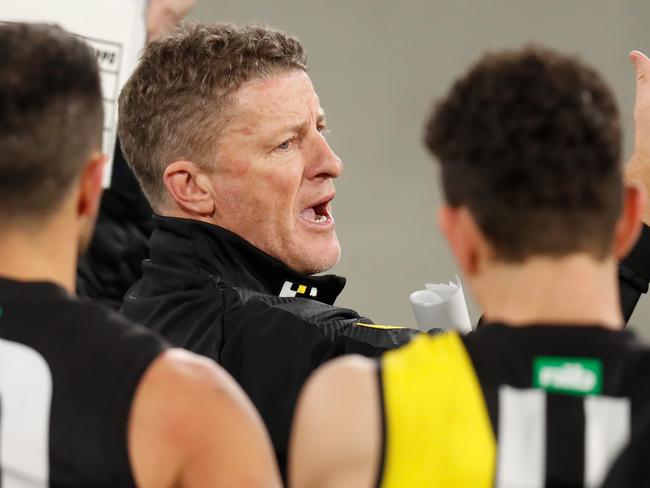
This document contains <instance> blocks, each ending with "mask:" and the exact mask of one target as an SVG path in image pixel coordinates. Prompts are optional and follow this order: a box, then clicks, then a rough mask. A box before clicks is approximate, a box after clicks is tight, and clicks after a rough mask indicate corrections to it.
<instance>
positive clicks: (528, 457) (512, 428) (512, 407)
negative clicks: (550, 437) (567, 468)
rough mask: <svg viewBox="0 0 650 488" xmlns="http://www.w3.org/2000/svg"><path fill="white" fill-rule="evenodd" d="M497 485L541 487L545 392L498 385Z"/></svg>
mask: <svg viewBox="0 0 650 488" xmlns="http://www.w3.org/2000/svg"><path fill="white" fill-rule="evenodd" d="M498 439H499V446H498V449H497V456H498V461H497V480H496V488H541V487H543V486H544V478H545V474H544V473H545V466H546V394H545V392H543V391H542V390H536V389H525V390H523V389H517V388H512V387H510V386H506V385H504V386H501V387H500V388H499V433H498Z"/></svg>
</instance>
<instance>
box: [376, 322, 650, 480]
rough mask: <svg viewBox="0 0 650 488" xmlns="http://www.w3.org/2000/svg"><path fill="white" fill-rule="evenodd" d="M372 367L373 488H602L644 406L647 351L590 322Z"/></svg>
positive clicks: (446, 345)
mask: <svg viewBox="0 0 650 488" xmlns="http://www.w3.org/2000/svg"><path fill="white" fill-rule="evenodd" d="M380 371H381V374H380V386H381V389H382V401H383V405H382V410H383V412H384V426H385V434H384V456H383V459H384V460H383V465H382V468H381V469H382V471H381V476H380V486H382V487H383V488H391V487H393V486H454V487H462V486H468V487H469V486H471V487H492V486H494V487H497V488H524V487H525V488H543V487H568V486H571V487H580V486H585V487H600V486H602V485H603V482H604V480H605V478H606V476H607V474H608V472H609V471H610V469H611V467H612V465H613V464H614V463H615V462H616V460H617V459H618V458H619V456H620V454H621V452H622V451H623V450H624V448H625V447H626V446H627V445H628V444H629V443H630V439H631V438H632V435H633V433H635V432H637V431H639V430H641V429H642V427H643V425H644V422H645V419H646V418H647V412H648V411H649V409H650V348H648V347H646V346H644V345H642V344H641V343H640V342H639V341H638V340H637V339H635V337H634V336H633V334H632V333H631V332H627V331H613V330H608V329H605V328H602V327H598V326H569V325H552V326H551V325H531V326H526V327H511V326H507V325H505V324H495V323H492V324H485V325H483V326H482V327H481V328H480V329H479V330H478V331H477V332H474V333H471V334H469V335H468V336H465V337H461V336H459V335H458V334H456V333H448V334H443V335H441V336H438V337H421V338H418V339H417V340H414V341H413V342H412V343H411V344H409V345H407V346H405V347H404V348H401V349H398V350H395V351H391V352H389V353H386V354H385V355H384V356H383V357H382V360H381V367H380ZM626 486H627V485H626ZM632 486H634V485H632Z"/></svg>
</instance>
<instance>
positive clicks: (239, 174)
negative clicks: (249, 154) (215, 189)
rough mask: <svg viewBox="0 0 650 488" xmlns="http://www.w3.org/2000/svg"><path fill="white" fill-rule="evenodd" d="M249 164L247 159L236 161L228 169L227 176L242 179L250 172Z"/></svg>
mask: <svg viewBox="0 0 650 488" xmlns="http://www.w3.org/2000/svg"><path fill="white" fill-rule="evenodd" d="M250 168H251V162H250V160H248V159H237V160H235V161H233V162H232V164H231V165H230V167H229V168H228V173H229V176H231V177H232V178H237V179H242V178H245V177H246V175H248V173H249V172H250Z"/></svg>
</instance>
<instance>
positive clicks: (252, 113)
mask: <svg viewBox="0 0 650 488" xmlns="http://www.w3.org/2000/svg"><path fill="white" fill-rule="evenodd" d="M223 117H224V124H223V127H224V130H223V132H222V133H221V134H220V136H219V140H218V143H217V158H216V170H215V172H214V174H213V175H212V177H211V180H212V185H213V190H214V193H213V195H214V197H213V198H214V201H215V216H214V221H215V223H216V224H217V225H220V226H222V227H224V228H226V229H228V230H230V231H232V232H234V233H236V234H238V235H239V236H240V237H242V238H244V239H246V240H247V241H249V242H250V243H251V244H253V245H254V246H256V247H257V248H259V249H261V250H263V251H265V252H267V253H268V254H270V255H272V256H274V257H275V258H277V259H279V260H280V261H282V262H283V263H285V264H286V265H287V266H289V267H290V268H292V269H293V270H295V271H298V272H300V273H305V274H313V273H317V272H321V271H324V270H326V269H329V268H331V267H332V266H334V265H335V264H336V263H337V261H338V259H339V256H340V252H341V250H340V246H339V242H338V239H337V237H336V232H335V230H334V218H333V217H332V205H331V202H332V200H333V198H334V195H335V191H334V181H333V180H334V178H336V177H337V176H339V175H340V174H341V171H342V169H343V166H342V164H341V160H340V159H339V158H338V157H337V156H336V154H334V153H333V152H332V150H331V149H330V147H329V145H328V144H327V141H326V140H325V137H324V132H325V115H324V113H323V110H322V108H321V106H320V103H319V100H318V96H317V95H316V92H315V91H314V87H313V85H312V83H311V80H310V79H309V76H307V74H306V73H305V72H303V71H291V72H285V73H280V74H277V75H273V76H271V77H269V78H267V79H263V80H257V81H252V82H249V83H247V84H245V85H244V86H242V87H241V88H240V89H239V90H238V91H237V93H236V96H235V100H234V101H233V102H232V105H230V107H229V108H227V109H226V111H225V113H224V114H223Z"/></svg>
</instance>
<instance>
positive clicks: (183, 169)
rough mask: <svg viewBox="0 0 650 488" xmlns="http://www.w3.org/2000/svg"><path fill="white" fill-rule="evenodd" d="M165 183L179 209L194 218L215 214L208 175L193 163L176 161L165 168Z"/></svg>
mask: <svg viewBox="0 0 650 488" xmlns="http://www.w3.org/2000/svg"><path fill="white" fill-rule="evenodd" d="M163 181H164V183H165V186H166V187H167V191H168V192H169V194H170V195H171V197H172V199H173V200H174V202H176V205H177V206H178V208H179V209H181V210H182V211H184V212H185V213H187V214H189V215H192V216H200V217H210V216H212V215H213V214H214V201H213V199H212V192H211V191H210V190H211V182H210V178H209V177H208V175H206V174H205V173H204V171H203V170H202V169H201V168H199V167H198V165H197V164H195V163H193V162H192V161H186V160H181V161H174V162H173V163H171V164H169V165H168V166H167V168H165V172H164V173H163Z"/></svg>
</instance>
